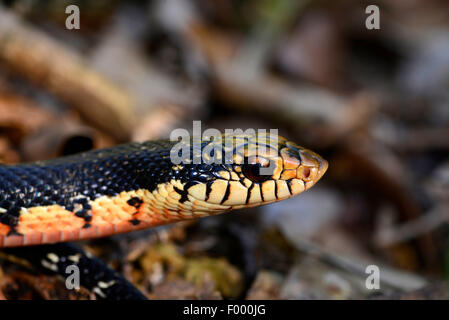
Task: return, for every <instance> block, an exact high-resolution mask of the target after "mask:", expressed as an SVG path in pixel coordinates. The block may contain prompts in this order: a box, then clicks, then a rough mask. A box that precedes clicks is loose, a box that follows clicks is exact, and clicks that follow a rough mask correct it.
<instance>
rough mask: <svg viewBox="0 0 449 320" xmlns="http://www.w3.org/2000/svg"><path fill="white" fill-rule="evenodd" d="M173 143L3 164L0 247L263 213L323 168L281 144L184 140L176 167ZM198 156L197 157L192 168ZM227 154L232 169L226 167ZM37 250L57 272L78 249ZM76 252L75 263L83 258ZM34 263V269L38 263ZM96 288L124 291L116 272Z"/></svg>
mask: <svg viewBox="0 0 449 320" xmlns="http://www.w3.org/2000/svg"><path fill="white" fill-rule="evenodd" d="M228 141H231V144H229V143H228ZM225 142H226V143H225ZM179 144H180V143H179V142H177V141H169V140H160V141H147V142H143V143H129V144H124V145H119V146H116V147H112V148H109V149H102V150H94V151H89V152H85V153H81V154H77V155H72V156H68V157H63V158H58V159H54V160H48V161H40V162H34V163H23V164H17V165H4V166H2V165H0V247H24V248H19V253H20V250H22V251H21V252H23V253H26V254H24V256H26V255H29V254H30V250H29V249H28V246H31V245H42V244H53V243H58V245H62V244H59V243H61V242H67V241H75V240H83V239H90V238H97V237H104V236H109V235H114V234H119V233H124V232H129V231H134V230H139V229H144V228H149V227H155V226H159V225H163V224H168V223H173V222H176V221H182V220H186V219H196V218H200V217H205V216H211V215H215V214H219V213H223V212H227V211H231V210H234V209H241V208H246V207H252V206H259V205H264V204H268V203H272V202H276V201H280V200H284V199H287V198H290V197H292V196H295V195H297V194H299V193H301V192H303V191H305V190H307V189H309V188H311V187H312V186H313V185H314V184H315V183H316V182H317V181H318V180H319V179H320V178H321V177H322V176H323V174H324V173H325V172H326V170H327V167H328V163H327V161H326V160H324V159H323V158H321V157H320V156H319V155H317V154H316V153H314V152H312V151H310V150H307V149H305V148H303V147H300V146H299V145H297V144H295V143H293V142H291V141H288V140H286V139H285V138H282V137H280V136H271V135H261V134H254V135H232V136H227V135H223V136H222V139H218V140H199V141H197V143H195V141H194V140H189V142H187V143H186V142H184V143H183V144H182V145H181V146H182V147H184V149H182V150H187V152H186V153H182V152H181V149H180V148H179V150H178V149H176V150H177V151H176V152H175V154H176V155H179V157H180V158H181V160H182V161H181V162H179V163H177V164H175V163H174V162H173V157H172V156H173V154H174V153H173V150H174V149H175V147H179ZM220 150H224V151H225V152H226V153H222V154H219V151H220ZM206 151H207V152H206ZM198 154H199V155H200V158H201V159H200V161H195V159H196V158H195V157H196V156H197V155H198ZM224 154H226V156H227V157H228V158H226V159H230V160H231V161H228V162H226V161H224V157H223V155H224ZM211 158H213V160H214V161H210V159H211ZM217 159H218V160H222V161H216V160H217ZM208 160H209V161H208ZM262 168H265V169H267V170H266V171H263V170H262ZM262 172H264V173H263V174H262ZM36 248H40V249H38V250H34V251H35V254H36V252H38V251H42V254H41V255H40V256H39V257H44V258H45V259H47V260H48V261H46V265H47V269H51V267H48V266H49V265H52V266H53V268H54V269H55V270H53V271H55V272H56V271H59V267H58V264H61V263H63V262H64V264H65V263H67V261H68V258H67V257H70V256H72V257H73V254H72V255H70V251H71V250H72V251H74V252H75V251H76V252H78V251H77V250H78V249H76V248H75V247H65V248H66V249H65V250H68V251H69V253H67V254H65V255H64V253H63V250H62V249H61V248H62V247H51V246H50V248H49V249H47V250H44V249H43V248H45V246H37V247H36ZM51 248H53V249H51ZM58 248H59V249H58ZM52 250H53V251H55V252H56V251H57V252H58V254H56V253H55V252H51V251H52ZM49 252H50V253H52V254H53V255H49ZM77 254H81V256H80V257H82V253H81V251H79V252H78V253H77ZM61 256H64V257H65V258H64V259H61ZM39 259H40V260H39V261H40V262H41V264H42V261H44V260H45V259H41V258H39ZM79 260H80V259H78V261H74V262H77V263H79ZM81 260H82V259H81ZM85 263H87V265H89V264H92V266H91V267H92V268H93V269H95V268H99V265H101V262H100V261H95V260H89V259H87V258H86V262H85ZM44 265H45V264H44ZM114 277H115V278H114ZM112 278H114V279H115V280H114V281H112V280H110V279H112ZM105 279H106V280H105ZM107 279H109V280H107ZM97 280H98V279H97ZM122 280H123V281H124V282H123V281H122ZM86 281H87V280H86ZM87 282H89V281H87ZM96 283H102V284H103V287H104V284H105V283H114V284H116V283H117V284H120V283H122V286H124V287H126V288H127V282H126V280H124V279H121V278H120V276H118V275H115V274H113V273H111V274H110V275H108V276H107V277H103V278H101V279H100V280H98V281H97V282H96ZM123 283H124V284H123ZM88 287H91V288H93V289H95V288H97V289H98V288H99V287H98V285H97V286H95V285H88ZM112 288H113V286H112V285H110V288H109V289H110V290H112ZM103 289H105V288H103ZM117 290H118V289H117ZM117 290H115V291H114V290H112V291H114V292H116V291H117ZM97 291H98V290H97ZM125 291H126V290H125ZM100 292H101V291H100ZM127 292H128V293H126V294H123V295H122V297H129V296H133V294H131V295H130V294H129V292H130V289H129V290H128V289H127ZM131 292H132V290H131ZM97 293H98V292H97ZM102 294H103V295H105V294H104V292H102ZM102 294H97V296H99V297H103V296H102ZM134 296H135V295H134ZM137 296H138V294H137Z"/></svg>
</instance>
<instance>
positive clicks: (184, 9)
mask: <svg viewBox="0 0 449 320" xmlns="http://www.w3.org/2000/svg"><path fill="white" fill-rule="evenodd" d="M0 3H1V5H0V162H1V163H5V164H11V163H18V162H24V161H34V160H41V159H50V158H54V157H59V156H63V155H68V154H72V153H76V152H80V151H85V150H90V149H94V148H102V147H108V146H113V145H115V144H118V143H123V142H128V141H144V140H148V139H160V138H168V137H169V134H170V132H171V131H172V130H173V129H175V128H186V129H188V130H190V129H191V128H192V120H201V121H202V125H203V126H202V128H203V130H204V129H207V128H217V129H220V130H224V129H225V128H242V129H245V128H265V129H271V128H276V129H279V133H280V134H281V135H283V136H285V137H287V138H289V139H290V140H294V141H296V142H297V143H298V144H300V145H302V146H305V147H307V148H309V149H312V150H314V151H316V152H318V153H319V154H321V155H322V156H324V157H325V158H326V159H327V160H328V161H329V163H330V168H329V170H328V172H327V173H326V175H325V176H324V178H323V179H322V180H321V181H320V182H319V183H318V185H317V186H316V187H314V188H313V189H311V190H310V191H307V192H306V193H304V194H302V195H300V196H298V197H295V198H293V199H290V200H287V201H283V202H281V203H277V204H273V205H270V206H266V207H261V208H254V209H245V210H240V211H237V212H235V213H230V214H226V215H222V216H217V217H211V218H206V219H202V220H199V221H195V222H188V223H179V224H176V225H173V226H166V227H161V228H157V229H152V230H145V231H141V232H136V233H132V234H126V235H121V236H114V237H110V238H106V239H98V240H93V241H87V242H84V243H83V245H84V246H85V247H86V249H87V250H89V251H91V252H93V253H94V254H96V255H97V256H99V257H100V258H102V259H103V260H104V261H106V262H108V263H109V264H110V265H112V266H113V267H114V268H115V269H116V270H118V271H120V272H121V273H122V274H124V275H125V277H126V278H128V279H129V280H130V281H131V282H132V283H134V284H135V285H136V286H137V287H138V288H139V289H141V290H142V291H143V292H144V293H145V294H147V295H148V297H150V298H154V299H178V298H191V299H222V298H224V299H234V298H240V299H398V298H399V299H440V298H443V299H445V298H448V287H447V283H446V279H447V277H448V276H449V228H448V224H447V221H448V219H449V90H448V88H449V15H448V14H447V13H448V12H449V2H447V1H444V0H430V1H429V0H427V1H424V0H400V1H387V0H384V1H374V0H373V1H361V0H354V1H349V0H345V1H343V0H341V1H324V0H323V1H318V0H278V1H276V0H257V1H256V0H246V1H234V0H233V1H229V0H214V1H208V0H184V1H178V0H151V1H119V0H110V1H106V0H102V1H98V0H96V1H93V0H84V1H81V0H80V1H56V0H52V1H45V2H42V1H34V0H16V1H1V2H0ZM73 4H75V5H77V6H78V7H79V10H80V24H79V26H80V28H79V29H71V30H70V29H67V28H66V23H67V21H66V20H67V19H68V17H69V16H70V14H72V13H73V11H68V12H67V13H66V7H67V6H68V5H73ZM373 4H374V5H377V6H378V8H379V9H380V24H379V26H380V29H373V30H368V29H367V27H366V20H367V19H368V18H369V16H370V13H366V12H365V10H366V7H367V6H368V5H373ZM69 20H70V19H69ZM71 22H72V23H73V21H72V20H71ZM368 265H375V266H378V267H379V269H380V283H379V285H380V287H379V288H378V289H374V290H372V289H369V288H367V286H366V280H367V277H368V276H369V274H367V273H366V267H367V266H368ZM0 297H3V298H7V299H29V298H34V299H61V298H65V299H88V298H90V295H89V293H87V292H85V291H83V290H81V291H79V292H67V291H66V290H65V286H64V283H63V282H62V281H61V280H59V279H58V278H56V277H49V276H45V275H42V274H39V273H36V272H35V271H33V270H32V269H31V270H30V269H24V268H22V267H19V266H17V265H15V264H12V263H10V262H7V261H4V260H0Z"/></svg>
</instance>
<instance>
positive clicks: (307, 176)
mask: <svg viewBox="0 0 449 320" xmlns="http://www.w3.org/2000/svg"><path fill="white" fill-rule="evenodd" d="M310 173H311V171H310V168H304V171H303V172H302V176H303V178H304V179H309V177H310Z"/></svg>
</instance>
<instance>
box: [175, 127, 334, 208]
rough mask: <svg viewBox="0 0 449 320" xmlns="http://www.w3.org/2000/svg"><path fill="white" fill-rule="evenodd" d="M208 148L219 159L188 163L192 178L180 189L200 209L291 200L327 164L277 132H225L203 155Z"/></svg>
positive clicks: (320, 172)
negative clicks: (273, 133)
mask: <svg viewBox="0 0 449 320" xmlns="http://www.w3.org/2000/svg"><path fill="white" fill-rule="evenodd" d="M229 141H232V143H229ZM215 147H216V148H215ZM205 149H208V150H209V151H208V152H209V153H210V150H214V152H212V154H214V156H215V157H216V158H218V160H219V161H215V162H214V163H208V164H204V163H201V164H196V165H194V164H190V165H189V166H187V167H186V170H187V171H188V173H187V176H189V180H188V181H186V183H184V184H182V185H180V186H179V187H178V190H180V189H181V188H182V193H183V194H182V195H183V200H185V201H186V202H187V203H188V207H189V208H190V207H191V209H189V210H192V211H196V212H200V213H201V212H210V211H214V212H217V213H218V212H223V211H228V210H232V209H238V208H244V207H253V206H258V205H264V204H268V203H272V202H276V201H280V200H284V199H287V198H290V197H292V196H295V195H297V194H299V193H301V192H303V191H305V190H308V189H310V188H311V187H312V186H313V185H315V183H316V182H317V181H318V180H320V178H321V177H322V176H323V175H324V173H325V172H326V170H327V168H328V162H327V161H326V160H324V159H323V158H322V157H320V156H319V155H318V154H316V153H315V152H313V151H310V150H307V149H305V148H303V147H300V146H299V145H297V144H295V143H293V142H291V141H288V140H287V139H285V138H283V137H280V136H277V135H274V136H273V135H267V134H263V135H261V134H254V135H233V136H232V137H231V136H226V135H224V136H223V137H222V139H220V140H219V141H214V142H210V143H205V144H203V146H202V150H203V159H204V155H205V153H204V150H205ZM220 151H222V153H221V154H220V155H219V156H217V154H218V153H219V152H220ZM209 153H208V154H209ZM205 158H206V160H208V159H207V157H205ZM209 160H210V159H209ZM215 160H217V159H215ZM184 174H185V172H184ZM186 207H187V206H186Z"/></svg>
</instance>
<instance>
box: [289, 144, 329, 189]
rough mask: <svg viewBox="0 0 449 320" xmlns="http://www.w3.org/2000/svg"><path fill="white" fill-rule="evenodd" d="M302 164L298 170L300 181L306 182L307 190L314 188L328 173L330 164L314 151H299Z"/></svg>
mask: <svg viewBox="0 0 449 320" xmlns="http://www.w3.org/2000/svg"><path fill="white" fill-rule="evenodd" d="M299 155H300V159H301V164H300V166H299V167H298V168H297V170H296V175H297V178H298V179H301V180H302V181H304V184H305V187H306V189H309V188H310V187H312V186H313V185H314V184H315V183H317V182H318V180H320V179H321V178H322V177H323V175H324V174H325V173H326V171H327V168H328V167H329V163H328V162H327V161H326V160H325V159H323V158H322V157H321V156H319V155H318V154H316V153H315V152H313V151H310V150H307V149H301V150H300V151H299Z"/></svg>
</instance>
